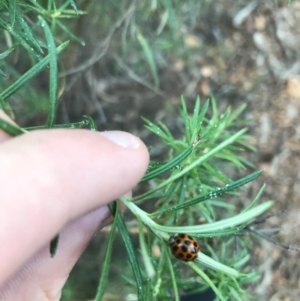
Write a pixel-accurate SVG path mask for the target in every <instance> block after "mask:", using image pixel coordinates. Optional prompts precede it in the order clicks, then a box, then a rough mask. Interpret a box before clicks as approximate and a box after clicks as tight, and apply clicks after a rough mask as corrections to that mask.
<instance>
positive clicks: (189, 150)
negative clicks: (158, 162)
mask: <svg viewBox="0 0 300 301" xmlns="http://www.w3.org/2000/svg"><path fill="white" fill-rule="evenodd" d="M192 151H193V146H190V147H188V148H187V149H186V150H185V151H183V152H182V153H181V154H180V155H178V156H177V157H175V158H173V159H172V160H171V161H169V162H167V163H166V164H164V165H162V166H160V167H158V168H156V169H154V170H153V171H150V172H149V173H147V174H146V175H145V176H144V177H143V178H142V180H141V181H140V182H145V181H148V180H151V179H153V178H156V177H158V176H159V175H161V174H163V173H165V172H167V171H169V170H171V169H173V168H174V167H176V166H178V165H179V164H180V163H181V162H182V161H183V160H185V159H186V158H187V157H188V156H189V155H190V154H191V153H192Z"/></svg>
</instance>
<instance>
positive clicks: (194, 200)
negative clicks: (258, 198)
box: [150, 170, 263, 216]
mask: <svg viewBox="0 0 300 301" xmlns="http://www.w3.org/2000/svg"><path fill="white" fill-rule="evenodd" d="M262 173H263V170H258V171H256V172H254V173H252V174H250V175H248V176H246V177H244V178H241V179H239V180H237V181H235V182H233V183H231V184H226V185H225V186H224V187H222V188H217V189H216V190H214V191H211V192H209V193H208V194H206V195H204V196H196V197H195V198H192V199H190V200H187V201H185V202H184V203H182V204H177V205H175V206H173V207H169V208H167V209H165V210H160V211H157V212H154V213H152V214H150V216H156V215H161V214H165V213H169V212H172V211H175V210H179V209H183V208H187V207H190V206H193V205H196V204H198V203H201V202H205V201H207V200H211V199H212V198H215V197H217V196H220V195H222V194H224V193H228V192H230V191H232V190H235V189H237V188H239V187H242V186H244V185H245V184H247V183H249V182H251V181H253V180H255V179H256V178H257V177H259V176H260V175H261V174H262Z"/></svg>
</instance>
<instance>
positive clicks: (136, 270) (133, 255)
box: [116, 214, 146, 300]
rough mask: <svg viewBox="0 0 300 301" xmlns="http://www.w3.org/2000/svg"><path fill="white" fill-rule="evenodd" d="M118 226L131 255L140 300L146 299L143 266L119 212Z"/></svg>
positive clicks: (130, 259)
mask: <svg viewBox="0 0 300 301" xmlns="http://www.w3.org/2000/svg"><path fill="white" fill-rule="evenodd" d="M116 219H117V226H118V229H119V232H120V234H121V236H122V239H123V242H124V245H125V249H126V251H127V254H128V257H129V262H130V264H131V267H132V271H133V274H134V277H135V281H136V289H137V295H138V300H145V295H146V292H145V291H144V285H143V278H142V273H141V268H140V266H139V263H138V259H137V256H136V253H135V247H134V246H133V244H132V242H131V239H130V235H129V233H128V230H127V227H126V224H125V222H124V219H123V217H122V215H121V214H118V215H117V217H116Z"/></svg>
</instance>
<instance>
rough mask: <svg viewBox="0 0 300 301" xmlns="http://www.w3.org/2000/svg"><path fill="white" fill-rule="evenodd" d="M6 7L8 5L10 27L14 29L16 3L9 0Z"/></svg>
mask: <svg viewBox="0 0 300 301" xmlns="http://www.w3.org/2000/svg"><path fill="white" fill-rule="evenodd" d="M8 5H9V17H10V23H11V26H12V27H14V24H15V19H16V1H15V0H9V1H8Z"/></svg>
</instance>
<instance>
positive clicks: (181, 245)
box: [169, 233, 200, 261]
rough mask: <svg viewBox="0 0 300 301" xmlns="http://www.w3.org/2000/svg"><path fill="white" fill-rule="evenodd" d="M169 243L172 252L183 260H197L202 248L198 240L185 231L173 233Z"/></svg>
mask: <svg viewBox="0 0 300 301" xmlns="http://www.w3.org/2000/svg"><path fill="white" fill-rule="evenodd" d="M169 245H170V248H171V251H172V254H173V255H174V256H175V257H176V258H178V259H180V260H183V261H193V260H195V259H196V258H197V256H198V252H199V249H200V248H199V245H198V243H197V241H196V240H195V239H194V238H193V237H191V236H189V235H188V234H184V233H180V234H175V235H172V236H171V237H170V239H169Z"/></svg>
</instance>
